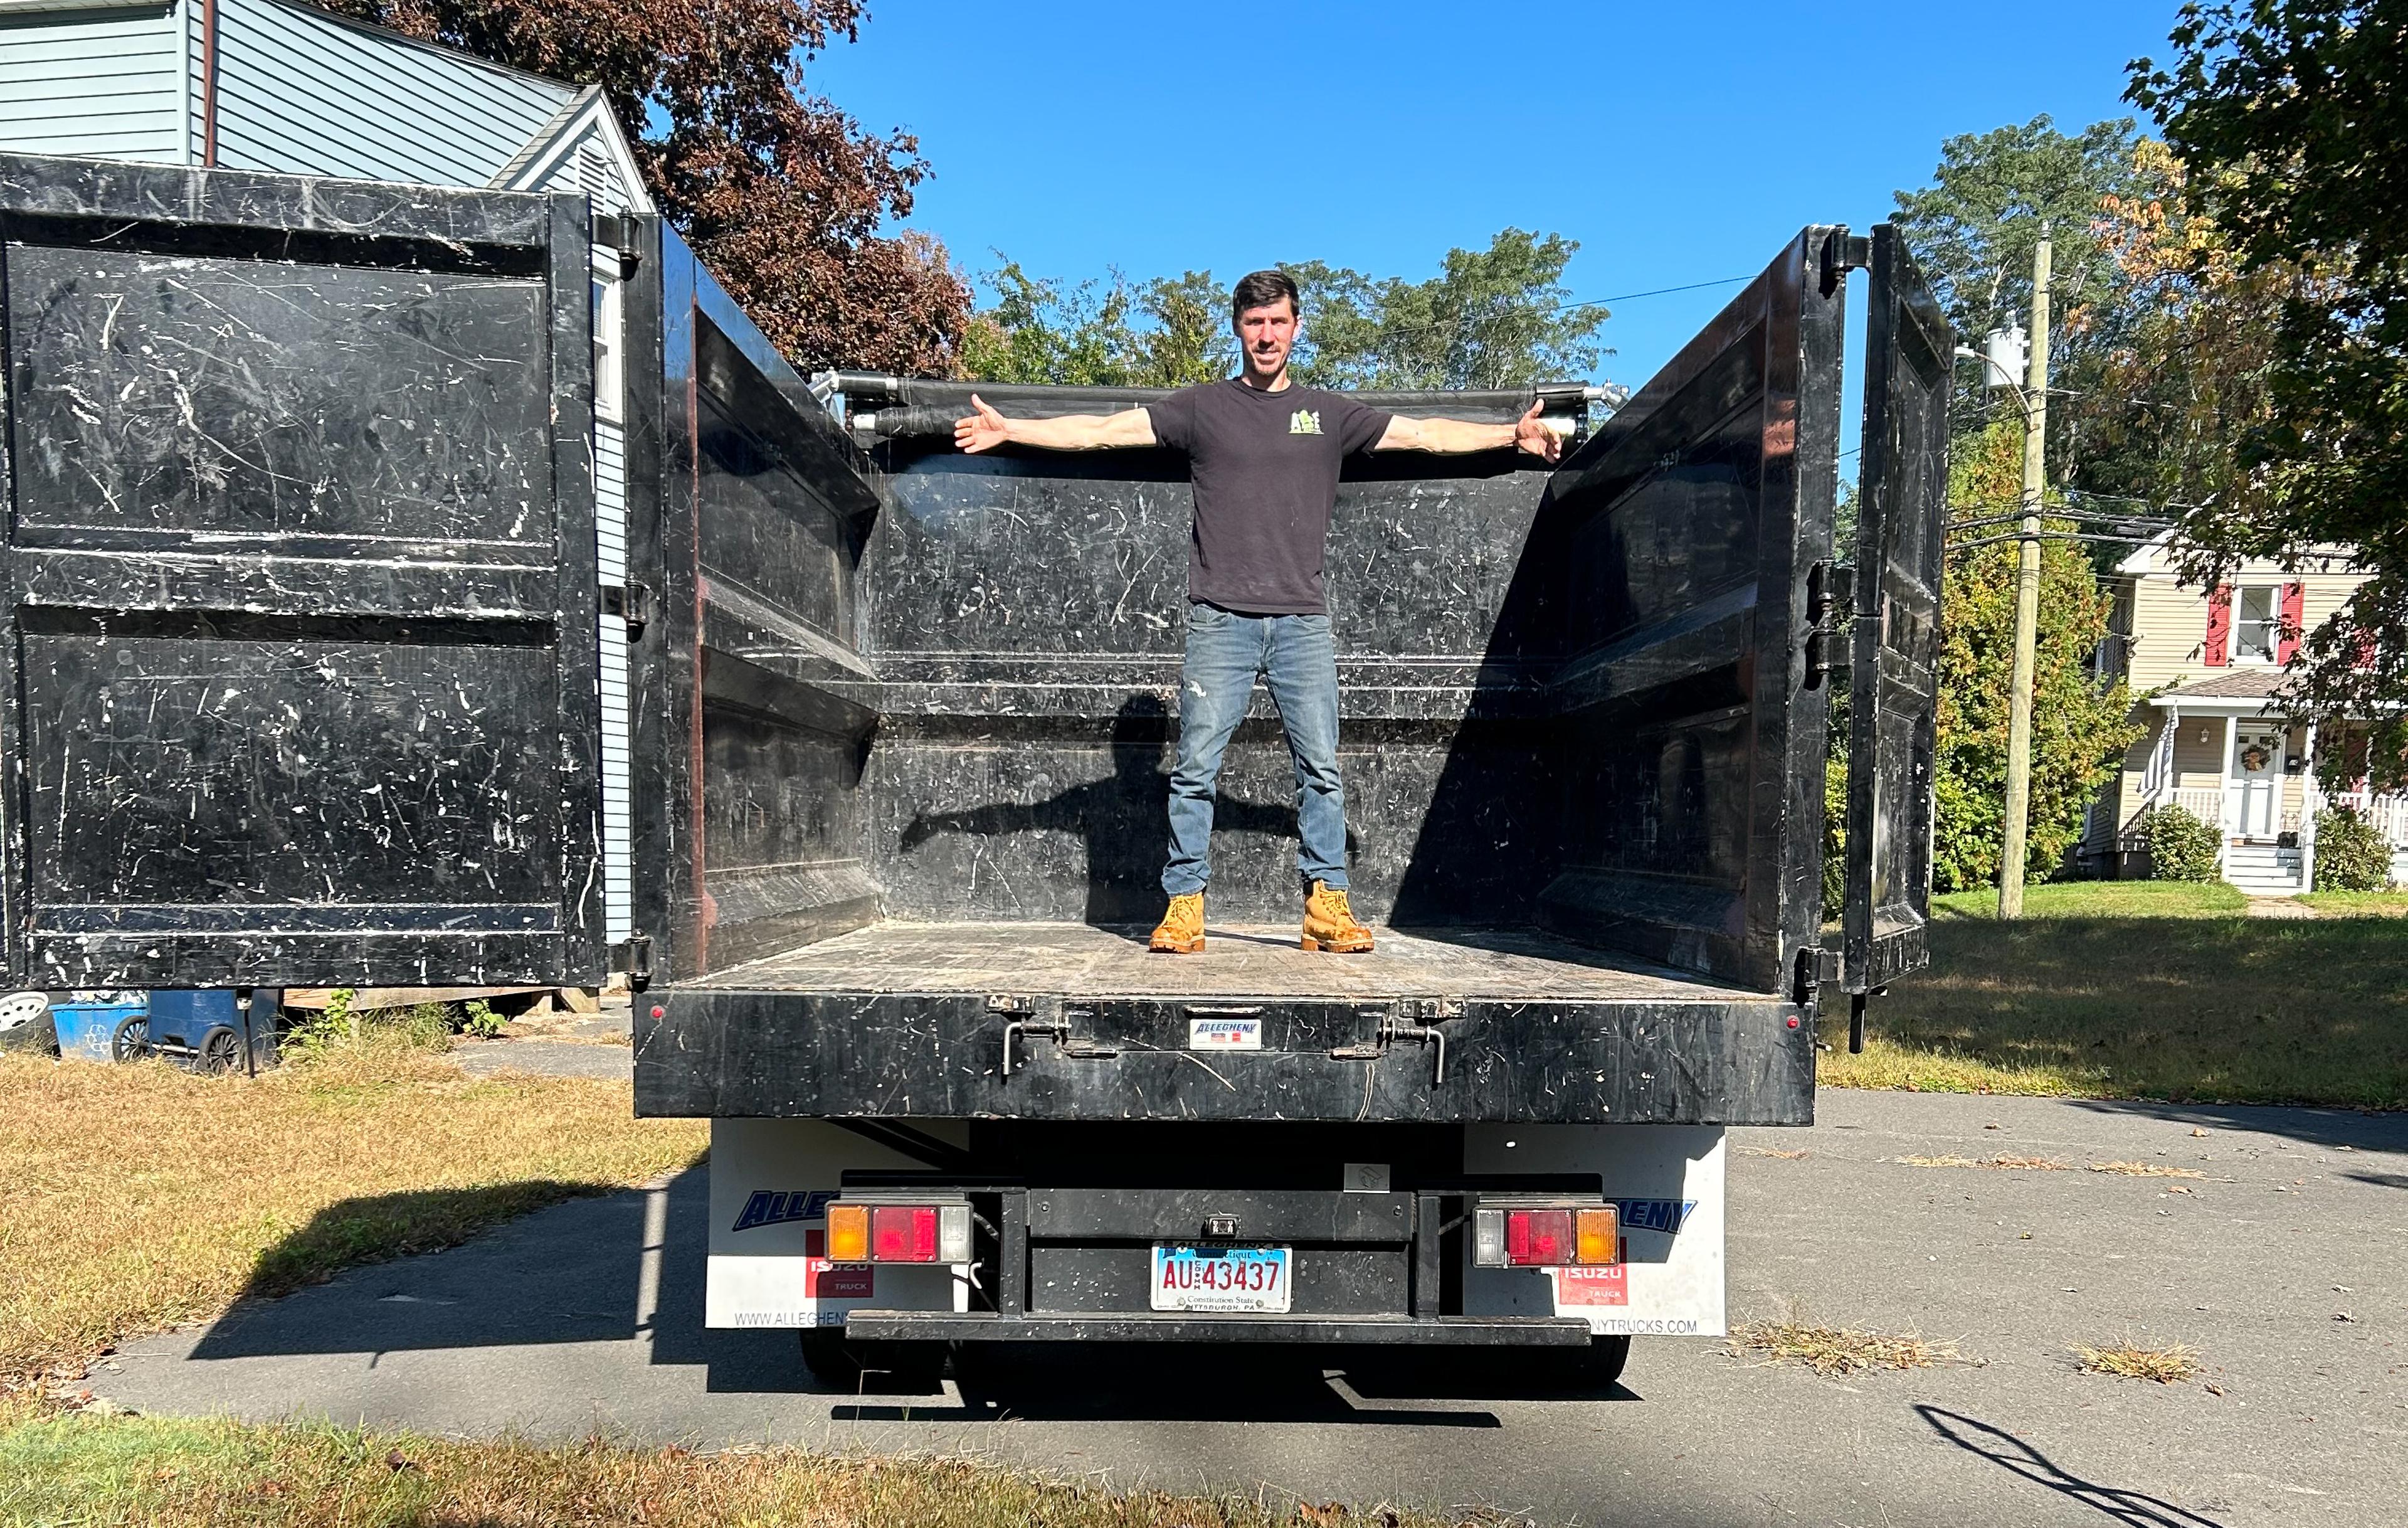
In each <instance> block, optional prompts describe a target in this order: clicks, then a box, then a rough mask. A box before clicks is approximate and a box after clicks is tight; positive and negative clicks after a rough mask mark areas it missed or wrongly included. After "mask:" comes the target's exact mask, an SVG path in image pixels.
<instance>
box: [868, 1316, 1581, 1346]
mask: <svg viewBox="0 0 2408 1528" xmlns="http://www.w3.org/2000/svg"><path fill="white" fill-rule="evenodd" d="M844 1333H845V1335H846V1336H848V1337H853V1338H857V1339H860V1340H863V1341H918V1342H1291V1343H1345V1344H1350V1345H1352V1344H1361V1343H1399V1344H1402V1343H1410V1344H1412V1345H1414V1346H1417V1347H1450V1346H1454V1347H1466V1348H1511V1347H1525V1348H1577V1347H1585V1346H1586V1345H1587V1343H1588V1340H1589V1326H1588V1323H1587V1322H1586V1321H1584V1320H1581V1319H1578V1318H1570V1317H1543V1316H1539V1317H1475V1316H1438V1317H1426V1318H1421V1319H1415V1318H1412V1317H1402V1316H1398V1317H1360V1316H1324V1317H1310V1316H1308V1317H1297V1316H1138V1315H1102V1316H1098V1315H1063V1316H1029V1315H1022V1316H1004V1315H1000V1314H997V1313H995V1312H992V1311H929V1310H856V1311H852V1312H850V1313H848V1314H847V1315H846V1317H845V1319H844Z"/></svg>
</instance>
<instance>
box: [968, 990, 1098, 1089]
mask: <svg viewBox="0 0 2408 1528" xmlns="http://www.w3.org/2000/svg"><path fill="white" fill-rule="evenodd" d="M986 1011H987V1012H988V1013H990V1014H1001V1015H1005V1016H1006V1017H1005V1019H1004V1025H1003V1074H1004V1075H1005V1076H1007V1077H1009V1076H1011V1070H1012V1045H1013V1042H1015V1041H1025V1039H1026V1038H1027V1037H1028V1036H1030V1035H1038V1034H1041V1035H1043V1036H1045V1037H1046V1038H1047V1039H1049V1040H1051V1041H1053V1042H1054V1054H1056V1055H1059V1056H1067V1057H1068V1058H1070V1059H1071V1060H1075V1061H1109V1060H1112V1059H1113V1058H1115V1057H1117V1056H1118V1055H1120V1047H1119V1046H1117V1045H1103V1044H1100V1043H1098V1042H1097V1040H1096V1039H1095V1038H1094V1037H1093V1036H1091V1035H1083V1034H1080V1033H1078V1032H1076V1031H1074V1030H1073V1029H1072V1027H1071V1026H1072V1021H1073V1020H1075V1019H1082V1018H1093V1017H1095V1012H1094V1010H1092V1009H1088V1008H1064V1009H1062V1010H1061V1011H1060V1012H1059V1014H1057V1015H1056V1016H1054V1017H1052V1018H1046V1017H1043V1016H1039V1013H1038V1008H1037V1002H1036V1000H1035V999H1033V998H1025V997H1018V996H1015V995H1013V994H1011V993H1006V992H993V993H989V994H988V995H987V1000H986ZM1024 1054H1025V1051H1024Z"/></svg>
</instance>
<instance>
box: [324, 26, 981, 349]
mask: <svg viewBox="0 0 2408 1528" xmlns="http://www.w3.org/2000/svg"><path fill="white" fill-rule="evenodd" d="M322 3H323V4H325V5H326V6H327V7H328V8H329V9H332V10H335V11H337V12H339V13H341V14H344V15H349V16H355V17H358V18H359V19H361V20H363V21H368V22H377V23H379V24H380V25H383V26H388V27H391V28H393V29H394V30H395V31H398V32H401V33H404V34H407V35H408V36H413V37H419V38H423V39H424V40H426V41H430V42H437V43H442V44H444V45H446V46H448V47H452V48H457V49H460V50H464V51H466V52H470V53H474V54H476V55H478V56H479V57H480V58H488V59H492V60H494V61H495V62H496V63H500V64H506V65H510V66H512V67H515V68H521V69H526V70H530V71H532V72H534V73H537V74H542V75H549V76H551V77H552V78H553V79H562V80H566V81H567V82H568V83H570V84H575V85H600V86H601V87H603V89H604V90H605V92H606V93H607V94H609V100H610V107H611V109H612V110H613V111H614V112H615V113H617V115H618V119H619V123H620V125H621V126H622V127H623V128H624V129H625V130H626V134H627V137H628V140H629V142H630V143H631V144H632V145H633V146H634V149H635V152H636V157H637V161H638V167H639V168H640V169H641V170H642V172H643V176H644V183H645V184H646V186H648V187H649V188H650V189H651V191H652V195H653V197H654V199H655V200H657V201H658V202H659V204H660V206H661V208H662V210H663V211H664V212H665V213H667V216H668V218H669V220H670V221H671V222H672V223H675V224H676V225H677V227H678V229H679V231H680V232H681V233H682V234H683V235H684V236H685V238H686V240H687V241H688V242H689V243H691V244H692V245H693V246H694V249H695V253H696V254H698V255H700V256H701V257H702V260H703V262H704V264H706V265H707V266H709V267H710V270H711V273H712V274H713V275H715V276H716V277H718V279H719V281H721V283H722V284H724V286H725V287H726V288H727V291H728V295H729V296H732V297H734V298H735V299H736V300H737V301H738V303H739V304H741V305H742V306H743V308H744V310H745V311H746V312H747V313H748V314H750V315H751V316H752V318H753V322H754V323H756V324H759V325H760V326H761V328H762V330H763V332H764V333H766V334H767V336H768V337H769V339H770V340H771V341H772V342H773V343H775V344H776V345H777V346H778V348H779V349H780V350H781V351H782V352H784V353H785V354H786V356H787V358H788V359H789V360H791V361H792V362H794V364H795V365H796V366H797V367H800V368H805V369H810V368H818V367H826V366H845V367H867V368H880V369H887V370H897V371H921V372H942V371H944V370H946V369H948V368H949V367H950V366H951V363H952V357H953V348H954V346H955V344H956V343H957V342H958V341H959V339H960V338H961V330H962V325H963V324H964V322H965V321H966V319H967V318H968V311H969V292H968V288H967V287H966V286H965V285H964V284H963V282H962V280H961V278H960V277H959V276H958V275H956V274H955V273H954V271H953V267H952V265H951V263H950V262H949V261H948V260H947V259H946V258H945V252H944V248H943V246H942V245H940V244H939V243H938V242H937V241H936V240H935V239H933V238H929V237H928V236H926V235H925V234H919V233H914V232H908V231H907V232H904V233H901V234H896V235H887V234H883V233H882V232H881V231H880V230H881V229H882V227H883V226H884V225H885V223H887V221H888V220H889V219H894V218H901V217H905V216H908V215H909V214H910V210H911V196H912V190H913V188H914V187H915V186H917V185H918V184H919V183H920V181H921V180H922V179H923V178H925V176H926V174H927V173H928V168H927V165H926V162H925V161H924V160H923V159H921V158H920V155H919V144H918V142H917V140H916V139H914V138H913V137H911V136H910V134H908V133H900V132H898V133H893V134H890V135H887V136H886V137H879V136H876V135H874V134H871V133H868V132H866V131H864V130H863V128H862V126H861V124H860V123H858V122H857V121H855V120H854V119H853V118H852V117H851V116H848V115H847V114H845V113H844V112H843V111H840V110H839V109H838V108H836V107H835V106H833V105H832V104H830V103H829V102H828V101H826V100H825V99H824V98H822V97H818V96H813V95H809V94H805V90H804V79H803V65H804V63H805V61H806V60H808V59H810V57H812V56H814V55H816V54H817V53H818V51H819V50H821V49H823V48H825V47H826V46H827V45H828V43H829V42H830V41H831V40H832V39H834V38H837V37H839V36H840V37H842V38H844V39H845V40H847V41H852V40H854V39H855V37H856V36H857V32H858V28H859V25H860V22H861V19H862V16H863V14H864V7H863V5H862V0H540V3H538V0H322Z"/></svg>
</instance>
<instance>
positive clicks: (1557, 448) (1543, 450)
mask: <svg viewBox="0 0 2408 1528" xmlns="http://www.w3.org/2000/svg"><path fill="white" fill-rule="evenodd" d="M1543 407H1545V405H1544V404H1543V403H1533V404H1531V405H1530V411H1529V412H1528V413H1526V414H1524V415H1523V416H1522V417H1521V418H1520V419H1519V420H1517V421H1515V422H1514V425H1513V443H1514V444H1515V445H1517V446H1520V447H1521V448H1522V449H1523V450H1524V451H1527V452H1528V453H1529V454H1531V455H1533V456H1539V457H1543V458H1545V459H1546V460H1548V461H1551V462H1552V461H1554V460H1555V459H1556V458H1557V457H1559V456H1561V455H1562V454H1564V442H1563V440H1562V438H1561V437H1559V436H1557V435H1556V434H1555V431H1553V430H1551V429H1549V428H1547V426H1546V425H1542V424H1541V423H1540V422H1539V411H1540V410H1541V408H1543Z"/></svg>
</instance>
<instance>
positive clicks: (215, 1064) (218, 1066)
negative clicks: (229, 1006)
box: [201, 1024, 242, 1072]
mask: <svg viewBox="0 0 2408 1528" xmlns="http://www.w3.org/2000/svg"><path fill="white" fill-rule="evenodd" d="M241 1064H242V1038H241V1037H240V1036H239V1035H237V1034H236V1033H235V1032H234V1031H232V1030H230V1029H227V1028H226V1027H225V1026H224V1025H222V1024H221V1025H219V1026H218V1027H217V1028H216V1029H213V1030H211V1031H209V1032H208V1033H207V1034H205V1035H203V1036H201V1070H202V1071H204V1072H231V1071H233V1070H234V1069H235V1068H236V1067H238V1066H240V1065H241Z"/></svg>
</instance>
